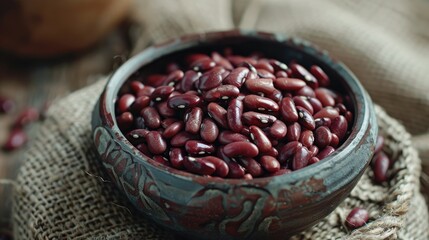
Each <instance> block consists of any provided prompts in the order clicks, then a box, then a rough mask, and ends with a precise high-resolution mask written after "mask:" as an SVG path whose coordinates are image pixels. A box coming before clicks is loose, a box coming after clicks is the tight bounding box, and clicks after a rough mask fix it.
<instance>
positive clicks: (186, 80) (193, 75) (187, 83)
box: [179, 70, 202, 92]
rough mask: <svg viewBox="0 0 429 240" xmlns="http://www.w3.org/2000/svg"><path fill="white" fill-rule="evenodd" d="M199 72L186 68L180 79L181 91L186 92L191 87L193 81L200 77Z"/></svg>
mask: <svg viewBox="0 0 429 240" xmlns="http://www.w3.org/2000/svg"><path fill="white" fill-rule="evenodd" d="M201 75H202V74H201V73H200V72H195V71H193V70H188V71H186V72H185V74H184V75H183V79H182V81H180V88H179V90H181V91H182V92H187V91H190V90H192V89H193V87H194V84H195V82H196V81H197V80H198V79H199V78H200V77H201Z"/></svg>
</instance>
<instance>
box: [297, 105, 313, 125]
mask: <svg viewBox="0 0 429 240" xmlns="http://www.w3.org/2000/svg"><path fill="white" fill-rule="evenodd" d="M296 110H297V112H298V122H299V123H300V124H301V126H303V127H305V128H306V129H309V130H314V129H315V128H316V124H315V122H314V118H313V116H311V114H310V113H309V112H308V111H307V110H305V109H304V108H302V107H296Z"/></svg>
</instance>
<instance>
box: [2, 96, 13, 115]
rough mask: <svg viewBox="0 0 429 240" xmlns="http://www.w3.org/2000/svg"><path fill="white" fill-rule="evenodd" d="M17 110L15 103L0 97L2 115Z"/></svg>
mask: <svg viewBox="0 0 429 240" xmlns="http://www.w3.org/2000/svg"><path fill="white" fill-rule="evenodd" d="M14 108H15V102H14V101H13V100H12V99H10V98H7V97H2V96H0V113H9V112H11V111H12V110H13V109H14Z"/></svg>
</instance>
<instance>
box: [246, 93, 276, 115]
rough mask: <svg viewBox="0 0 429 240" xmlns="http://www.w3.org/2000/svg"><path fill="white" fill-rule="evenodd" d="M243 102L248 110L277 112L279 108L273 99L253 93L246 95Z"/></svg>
mask: <svg viewBox="0 0 429 240" xmlns="http://www.w3.org/2000/svg"><path fill="white" fill-rule="evenodd" d="M243 103H244V106H245V107H246V108H247V109H250V110H258V111H271V112H277V111H278V110H279V105H278V104H277V103H276V102H274V101H273V100H271V99H269V98H266V97H261V96H258V95H253V94H251V95H247V96H246V97H245V98H244V101H243Z"/></svg>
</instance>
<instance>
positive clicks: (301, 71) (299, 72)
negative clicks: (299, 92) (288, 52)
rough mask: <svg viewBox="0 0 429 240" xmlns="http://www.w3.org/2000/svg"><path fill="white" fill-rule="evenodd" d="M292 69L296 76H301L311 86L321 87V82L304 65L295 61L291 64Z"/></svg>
mask: <svg viewBox="0 0 429 240" xmlns="http://www.w3.org/2000/svg"><path fill="white" fill-rule="evenodd" d="M290 69H291V70H292V73H293V75H294V76H295V77H298V78H301V79H303V80H305V82H306V83H307V85H309V86H310V87H311V88H313V89H315V88H318V87H319V83H318V82H317V79H316V78H315V77H314V76H313V75H312V74H311V73H309V72H308V71H307V69H305V68H304V67H303V66H301V65H299V64H297V63H293V64H291V65H290Z"/></svg>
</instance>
